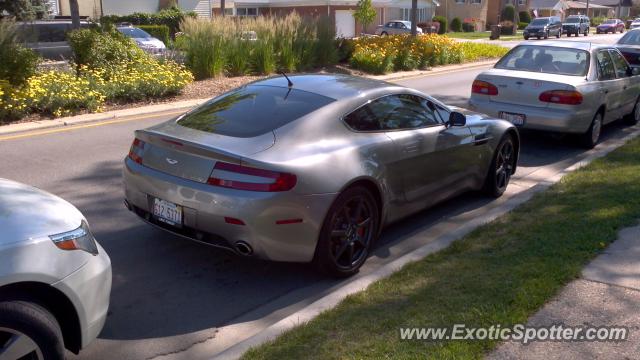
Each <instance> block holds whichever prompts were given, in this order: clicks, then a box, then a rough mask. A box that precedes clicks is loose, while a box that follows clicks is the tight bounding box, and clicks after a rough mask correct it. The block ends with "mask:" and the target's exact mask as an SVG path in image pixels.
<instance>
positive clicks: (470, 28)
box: [462, 22, 476, 32]
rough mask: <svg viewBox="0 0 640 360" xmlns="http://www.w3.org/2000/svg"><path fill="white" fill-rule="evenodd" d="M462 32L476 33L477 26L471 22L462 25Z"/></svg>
mask: <svg viewBox="0 0 640 360" xmlns="http://www.w3.org/2000/svg"><path fill="white" fill-rule="evenodd" d="M462 31H464V32H474V31H476V24H475V23H471V22H464V23H462Z"/></svg>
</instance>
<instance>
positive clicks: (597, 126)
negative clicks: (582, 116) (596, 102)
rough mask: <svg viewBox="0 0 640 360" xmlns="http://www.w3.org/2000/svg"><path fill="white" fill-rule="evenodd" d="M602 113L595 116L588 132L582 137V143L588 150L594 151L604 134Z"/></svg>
mask: <svg viewBox="0 0 640 360" xmlns="http://www.w3.org/2000/svg"><path fill="white" fill-rule="evenodd" d="M602 119H603V116H602V112H600V111H599V112H597V113H596V114H595V115H594V116H593V120H592V121H591V125H590V126H589V129H588V130H587V132H585V133H584V134H582V135H581V136H580V143H581V144H582V146H583V147H584V148H586V149H593V148H594V147H595V146H596V145H597V144H598V141H600V134H601V132H602Z"/></svg>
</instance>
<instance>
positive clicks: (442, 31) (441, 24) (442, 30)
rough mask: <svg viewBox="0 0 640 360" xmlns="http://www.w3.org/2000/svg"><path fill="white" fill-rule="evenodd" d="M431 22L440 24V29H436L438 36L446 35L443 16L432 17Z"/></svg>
mask: <svg viewBox="0 0 640 360" xmlns="http://www.w3.org/2000/svg"><path fill="white" fill-rule="evenodd" d="M433 21H436V22H439V23H440V28H438V34H440V35H442V34H445V33H447V18H446V17H444V16H434V17H433Z"/></svg>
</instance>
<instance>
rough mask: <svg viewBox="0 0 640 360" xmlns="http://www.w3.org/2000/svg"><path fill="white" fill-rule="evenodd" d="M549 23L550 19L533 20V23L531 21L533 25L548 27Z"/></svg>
mask: <svg viewBox="0 0 640 360" xmlns="http://www.w3.org/2000/svg"><path fill="white" fill-rule="evenodd" d="M548 23H549V19H548V18H545V19H533V21H531V25H547V24H548Z"/></svg>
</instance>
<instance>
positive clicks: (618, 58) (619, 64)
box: [609, 50, 629, 78]
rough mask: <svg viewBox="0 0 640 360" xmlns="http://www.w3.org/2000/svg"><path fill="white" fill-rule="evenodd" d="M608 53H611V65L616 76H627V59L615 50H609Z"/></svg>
mask: <svg viewBox="0 0 640 360" xmlns="http://www.w3.org/2000/svg"><path fill="white" fill-rule="evenodd" d="M609 55H611V59H612V60H613V65H614V66H615V68H616V76H617V77H618V78H625V77H628V76H629V75H628V73H627V69H628V68H629V64H627V60H625V59H624V58H623V57H622V55H620V53H619V52H617V51H615V50H610V51H609Z"/></svg>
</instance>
